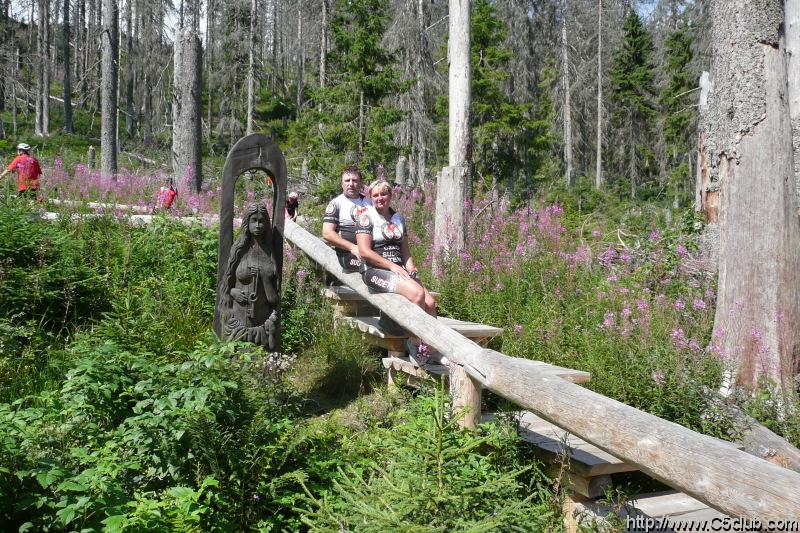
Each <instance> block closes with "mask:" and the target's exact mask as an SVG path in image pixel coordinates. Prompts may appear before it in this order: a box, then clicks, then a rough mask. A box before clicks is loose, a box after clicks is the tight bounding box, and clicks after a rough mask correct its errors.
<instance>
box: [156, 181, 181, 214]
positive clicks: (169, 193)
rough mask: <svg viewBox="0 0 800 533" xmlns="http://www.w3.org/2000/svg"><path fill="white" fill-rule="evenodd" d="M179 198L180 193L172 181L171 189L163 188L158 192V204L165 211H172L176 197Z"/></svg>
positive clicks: (170, 183) (170, 182)
mask: <svg viewBox="0 0 800 533" xmlns="http://www.w3.org/2000/svg"><path fill="white" fill-rule="evenodd" d="M176 196H178V191H177V190H175V184H174V183H173V182H172V179H171V178H170V180H169V187H168V188H167V187H161V190H160V191H159V192H158V203H159V204H160V207H162V208H164V209H170V208H171V207H172V204H173V203H174V202H175V197H176Z"/></svg>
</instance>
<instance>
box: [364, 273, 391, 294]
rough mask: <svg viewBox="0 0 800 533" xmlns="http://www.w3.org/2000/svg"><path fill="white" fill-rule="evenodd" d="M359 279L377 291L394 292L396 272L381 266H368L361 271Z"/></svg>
mask: <svg viewBox="0 0 800 533" xmlns="http://www.w3.org/2000/svg"><path fill="white" fill-rule="evenodd" d="M361 279H363V280H364V283H366V285H367V287H369V288H370V289H372V290H374V291H377V292H394V289H395V287H396V286H397V274H395V273H394V272H392V271H391V270H385V269H383V268H368V269H366V270H365V271H364V272H362V273H361Z"/></svg>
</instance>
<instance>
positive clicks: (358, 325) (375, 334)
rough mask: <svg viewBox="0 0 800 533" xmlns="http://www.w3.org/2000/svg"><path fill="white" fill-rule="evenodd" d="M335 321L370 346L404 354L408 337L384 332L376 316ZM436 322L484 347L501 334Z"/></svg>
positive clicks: (446, 321)
mask: <svg viewBox="0 0 800 533" xmlns="http://www.w3.org/2000/svg"><path fill="white" fill-rule="evenodd" d="M337 320H338V322H339V323H342V324H347V325H348V326H350V327H352V328H355V329H357V330H358V331H360V332H361V333H363V334H364V335H366V336H367V337H369V342H370V344H375V345H377V346H380V347H382V348H385V349H387V350H389V351H390V352H405V340H406V339H407V338H408V337H407V336H406V335H395V334H392V333H389V332H387V331H384V329H383V328H382V327H381V326H380V324H379V323H378V320H379V317H377V316H341V317H339V318H338V319H337ZM437 320H438V321H439V323H440V324H442V325H445V326H447V327H449V328H451V329H452V330H454V331H456V332H458V333H460V334H461V335H463V336H464V337H467V338H468V339H470V340H472V341H474V342H476V343H478V344H480V345H481V346H485V345H486V343H487V342H488V341H489V339H491V338H492V337H496V336H498V335H500V334H501V333H503V329H502V328H496V327H494V326H487V325H486V324H478V323H475V322H465V321H463V320H456V319H454V318H446V317H438V318H437Z"/></svg>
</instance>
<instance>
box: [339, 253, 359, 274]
mask: <svg viewBox="0 0 800 533" xmlns="http://www.w3.org/2000/svg"><path fill="white" fill-rule="evenodd" d="M336 257H337V258H338V259H339V264H340V265H342V269H343V270H344V271H345V272H358V271H359V269H360V267H361V259H359V258H358V256H357V255H353V254H351V253H349V252H346V253H341V254H336Z"/></svg>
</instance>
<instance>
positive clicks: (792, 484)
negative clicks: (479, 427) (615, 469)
mask: <svg viewBox="0 0 800 533" xmlns="http://www.w3.org/2000/svg"><path fill="white" fill-rule="evenodd" d="M284 237H285V238H286V239H288V240H289V241H290V242H292V243H293V244H294V245H295V246H297V247H299V248H300V249H301V250H303V252H304V253H306V254H307V255H308V256H309V257H310V258H311V259H312V260H314V261H315V262H317V263H318V264H320V265H322V266H323V267H324V268H325V269H326V270H327V271H328V272H330V273H331V274H333V275H334V276H336V277H337V278H339V279H340V280H341V281H342V282H344V283H345V284H347V285H348V286H350V287H351V288H352V289H354V290H355V291H356V292H357V293H358V294H359V295H361V296H362V297H363V298H364V299H366V300H367V301H368V302H370V303H371V304H373V305H375V306H376V307H378V308H379V309H381V310H382V311H383V312H385V313H386V314H387V315H388V316H389V317H390V318H391V319H392V320H394V321H395V322H397V323H398V324H400V325H401V326H402V327H403V328H405V329H406V330H408V331H410V332H412V333H413V334H414V335H417V336H418V337H420V338H421V339H422V340H423V341H424V342H425V343H427V344H429V345H431V346H432V347H433V348H435V349H436V350H438V351H439V352H440V353H442V354H444V355H446V356H447V357H448V358H449V359H450V360H451V361H452V362H453V363H456V364H458V365H461V366H463V368H464V370H465V371H466V372H467V373H468V374H469V375H470V376H472V377H473V378H474V379H475V380H476V381H478V382H479V383H480V384H481V385H483V386H484V387H486V388H487V389H489V390H491V391H493V392H495V393H496V394H499V395H500V396H503V397H504V398H507V399H508V400H511V401H513V402H514V403H516V404H517V405H519V406H521V407H524V408H526V409H530V410H531V411H534V412H535V413H537V414H538V415H540V416H542V417H543V418H545V419H547V420H549V421H550V422H552V423H554V424H556V425H558V426H559V427H562V428H564V429H565V430H567V431H569V432H570V433H573V434H575V435H577V436H579V437H581V438H582V439H584V440H586V441H588V442H591V443H592V444H594V445H595V446H598V447H600V448H602V449H603V450H605V451H607V452H608V453H610V454H612V455H615V456H617V457H619V458H620V459H623V460H624V461H627V462H629V463H631V464H633V465H636V466H637V467H638V468H640V469H641V470H642V471H643V472H645V473H647V474H648V475H650V476H652V477H654V478H655V479H658V480H659V481H662V482H663V483H666V484H667V485H669V486H671V487H673V488H675V489H677V490H680V491H682V492H685V493H686V494H689V495H690V496H693V497H694V498H697V499H698V500H700V501H702V502H704V503H706V504H708V505H709V506H711V507H714V508H715V509H718V510H719V511H721V512H723V513H726V514H728V515H731V516H737V517H748V518H753V519H759V520H761V521H762V523H764V524H767V523H768V521H770V520H791V519H796V518H797V517H798V516H800V474H798V473H796V472H792V471H790V470H787V469H785V468H782V467H779V466H777V465H774V464H772V463H769V462H767V461H764V460H762V459H759V458H757V457H754V456H752V455H749V454H747V453H745V452H743V451H740V450H737V449H736V448H735V447H733V446H732V445H728V444H726V443H722V442H720V441H718V440H717V439H714V438H712V437H708V436H706V435H701V434H699V433H695V432H694V431H691V430H689V429H687V428H685V427H683V426H680V425H678V424H675V423H672V422H668V421H666V420H663V419H660V418H658V417H656V416H653V415H650V414H648V413H644V412H642V411H639V410H637V409H634V408H632V407H630V406H627V405H625V404H623V403H620V402H618V401H616V400H612V399H610V398H606V397H605V396H602V395H600V394H597V393H595V392H592V391H590V390H587V389H584V388H582V387H580V386H578V385H575V384H572V383H569V382H567V381H565V380H564V379H562V378H560V377H558V376H557V375H554V374H552V373H543V372H541V371H539V368H537V366H538V365H540V364H539V363H537V362H535V361H530V360H526V359H519V358H514V357H508V356H506V355H503V354H501V353H498V352H495V351H493V350H487V349H484V348H481V347H480V346H478V345H477V344H475V343H474V342H472V341H470V340H468V339H466V338H465V337H462V336H461V335H459V334H458V333H456V332H455V331H453V330H451V329H449V328H447V327H443V326H441V325H440V324H438V322H437V321H436V319H435V318H433V317H431V316H429V315H427V314H426V313H425V312H424V311H422V309H420V308H419V307H417V306H415V305H413V304H411V303H410V302H408V301H407V300H406V299H405V298H403V297H401V296H398V295H395V294H373V293H371V292H369V290H368V289H367V287H366V285H364V283H363V282H362V281H361V278H360V276H359V275H358V274H355V273H354V274H347V273H344V272H343V271H342V269H341V267H340V266H339V263H338V261H337V260H336V255H335V253H334V252H333V251H332V250H331V249H330V248H328V247H327V246H326V245H325V244H324V243H323V242H322V241H321V240H320V239H318V238H316V237H314V236H313V235H311V234H310V233H308V232H307V231H306V230H304V229H303V228H301V227H300V226H298V225H297V224H295V223H293V222H292V221H290V220H287V221H286V222H285V228H284Z"/></svg>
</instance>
